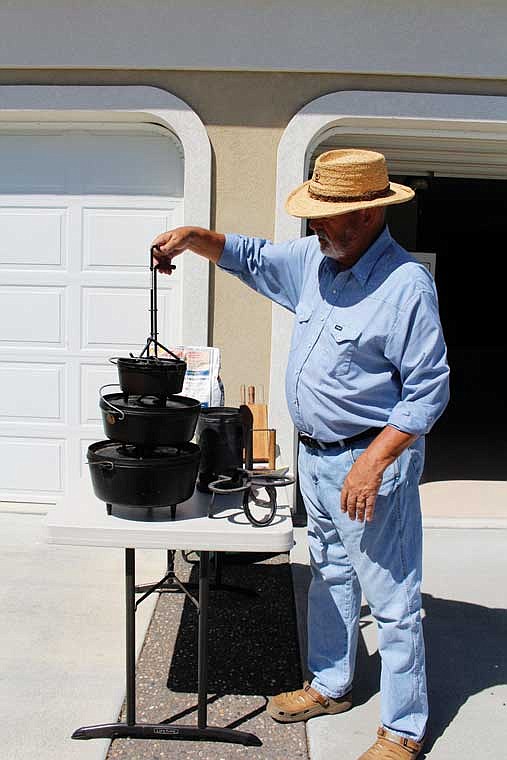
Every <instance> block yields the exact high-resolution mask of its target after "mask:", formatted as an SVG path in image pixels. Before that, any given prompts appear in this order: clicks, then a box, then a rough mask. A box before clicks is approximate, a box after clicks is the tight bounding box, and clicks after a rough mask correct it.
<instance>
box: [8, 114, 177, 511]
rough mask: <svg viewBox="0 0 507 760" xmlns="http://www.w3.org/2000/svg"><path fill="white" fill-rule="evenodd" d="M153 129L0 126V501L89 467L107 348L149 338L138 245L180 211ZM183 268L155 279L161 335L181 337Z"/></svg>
mask: <svg viewBox="0 0 507 760" xmlns="http://www.w3.org/2000/svg"><path fill="white" fill-rule="evenodd" d="M150 130H151V127H147V126H142V127H137V126H132V127H130V126H129V127H126V126H120V127H119V128H116V127H114V126H111V129H107V130H104V129H103V128H102V127H101V128H98V129H97V127H95V126H93V125H90V126H89V127H87V126H83V127H82V128H81V127H79V129H77V130H75V129H70V130H68V129H66V128H65V127H64V126H60V125H59V126H51V125H48V126H47V129H46V128H44V129H40V128H37V129H30V128H29V127H27V128H26V129H24V128H23V129H22V128H20V127H18V126H14V125H13V126H12V130H11V129H9V131H2V133H1V134H0V167H1V172H0V500H2V499H7V500H9V501H10V500H18V501H35V502H37V501H40V502H52V501H54V499H55V498H57V497H58V496H59V495H60V494H63V493H65V492H66V491H67V490H68V491H71V490H72V489H73V488H74V486H75V484H76V483H77V481H78V480H79V479H80V478H81V477H83V476H84V477H86V478H88V477H89V473H88V468H87V467H86V465H85V462H86V451H87V448H88V446H89V445H90V443H92V442H94V441H97V440H101V439H103V438H104V437H105V436H104V431H103V427H102V417H101V412H100V408H99V388H100V387H101V386H102V385H106V384H109V383H111V384H115V383H117V381H118V372H117V368H116V367H115V366H113V365H112V364H109V362H108V358H109V357H112V356H126V355H128V353H129V352H133V353H136V354H137V353H139V352H140V350H141V348H142V347H144V345H145V343H146V339H147V337H148V334H149V332H150V313H149V308H150V284H151V276H150V270H149V244H150V241H151V240H152V239H153V238H154V237H155V236H156V235H157V234H159V233H160V232H163V231H164V230H166V229H170V228H171V227H176V226H178V225H180V224H182V223H183V221H182V215H183V169H184V165H183V152H182V148H181V145H179V143H178V142H177V140H175V138H174V137H173V136H172V135H170V133H168V136H166V135H165V133H161V132H160V131H159V128H156V130H155V131H150ZM183 271H184V266H183V262H182V263H181V265H179V266H178V269H177V272H176V273H175V276H173V277H170V278H168V277H159V281H158V284H159V302H158V307H159V311H158V324H159V332H160V338H161V340H162V342H164V343H165V344H166V345H173V344H179V343H181V340H180V334H181V313H180V311H181V308H180V304H181V292H180V291H181V287H182V278H181V273H182V272H183ZM115 390H119V386H117V385H116V387H111V388H110V389H106V391H105V393H108V392H115Z"/></svg>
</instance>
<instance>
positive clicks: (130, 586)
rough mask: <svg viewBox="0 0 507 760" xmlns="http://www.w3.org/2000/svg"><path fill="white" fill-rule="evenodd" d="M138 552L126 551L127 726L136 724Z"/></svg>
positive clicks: (133, 550)
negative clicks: (136, 588) (136, 593)
mask: <svg viewBox="0 0 507 760" xmlns="http://www.w3.org/2000/svg"><path fill="white" fill-rule="evenodd" d="M135 552H136V550H135V549H125V612H126V615H125V618H126V631H125V642H126V668H125V672H126V702H127V724H128V725H129V726H133V725H134V724H135V722H136V598H135V587H136V554H135Z"/></svg>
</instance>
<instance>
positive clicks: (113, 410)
mask: <svg viewBox="0 0 507 760" xmlns="http://www.w3.org/2000/svg"><path fill="white" fill-rule="evenodd" d="M105 387H107V386H102V388H105ZM102 388H101V389H100V390H101V391H102ZM99 406H100V409H101V411H102V421H103V424H104V432H105V434H106V436H107V437H108V438H111V440H114V441H121V442H123V443H135V444H137V445H139V446H149V447H151V448H153V447H155V446H164V445H171V444H176V443H185V442H186V441H190V440H191V439H192V437H193V435H194V432H195V427H196V425H197V420H198V418H199V412H200V409H201V404H200V402H199V401H197V400H196V399H195V398H189V397H188V396H170V397H169V398H166V399H160V398H159V397H157V396H129V398H128V400H127V401H126V400H125V398H124V396H123V394H122V393H109V394H107V395H106V396H103V395H102V394H101V395H100V402H99Z"/></svg>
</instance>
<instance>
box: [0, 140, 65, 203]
mask: <svg viewBox="0 0 507 760" xmlns="http://www.w3.org/2000/svg"><path fill="white" fill-rule="evenodd" d="M70 157H71V156H70V155H69V152H68V148H67V146H66V145H65V144H64V141H63V139H62V137H61V136H56V135H54V136H50V135H44V136H41V137H38V138H36V139H34V136H33V135H2V139H1V140H0V166H1V167H2V171H1V172H0V193H2V194H9V193H62V192H64V191H65V183H66V173H67V167H68V161H69V158H70Z"/></svg>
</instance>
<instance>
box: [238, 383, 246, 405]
mask: <svg viewBox="0 0 507 760" xmlns="http://www.w3.org/2000/svg"><path fill="white" fill-rule="evenodd" d="M239 398H240V401H241V404H242V405H243V406H244V405H245V404H246V386H245V385H241V386H240V389H239Z"/></svg>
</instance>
